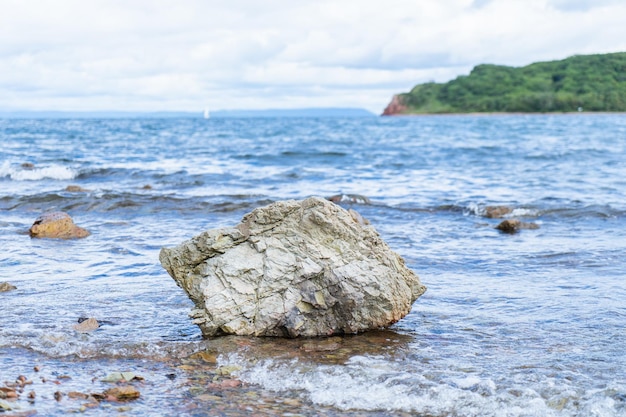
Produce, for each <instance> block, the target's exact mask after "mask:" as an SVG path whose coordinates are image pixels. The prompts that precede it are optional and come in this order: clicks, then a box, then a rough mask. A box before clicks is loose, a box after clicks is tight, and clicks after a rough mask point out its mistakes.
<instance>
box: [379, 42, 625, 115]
mask: <svg viewBox="0 0 626 417" xmlns="http://www.w3.org/2000/svg"><path fill="white" fill-rule="evenodd" d="M580 110H584V111H606V112H612V111H626V53H625V52H620V53H613V54H603V55H575V56H572V57H570V58H567V59H564V60H562V61H550V62H537V63H534V64H530V65H527V66H525V67H521V68H516V67H507V66H502V65H488V64H483V65H478V66H476V67H475V68H474V69H473V70H472V71H471V72H470V74H469V75H467V76H460V77H457V78H456V79H454V80H452V81H449V82H447V83H444V84H439V83H433V82H431V83H426V84H419V85H417V86H415V87H414V88H413V89H412V90H411V91H410V92H409V93H404V94H398V95H396V96H395V97H394V99H393V101H392V102H391V103H390V104H389V106H387V108H386V109H385V112H384V113H383V114H387V115H393V114H413V113H473V112H572V111H580Z"/></svg>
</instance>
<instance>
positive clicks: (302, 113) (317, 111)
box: [0, 107, 376, 119]
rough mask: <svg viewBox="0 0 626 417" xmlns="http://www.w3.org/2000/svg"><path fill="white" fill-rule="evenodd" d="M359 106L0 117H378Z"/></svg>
mask: <svg viewBox="0 0 626 417" xmlns="http://www.w3.org/2000/svg"><path fill="white" fill-rule="evenodd" d="M375 116H376V115H375V114H374V113H372V112H370V111H368V110H365V109H360V108H341V107H337V108H335V107H320V108H300V109H266V110H217V111H209V112H206V113H205V112H204V111H198V112H178V111H158V112H138V111H0V119H163V118H167V119H201V118H207V117H208V118H210V119H226V118H269V117H375Z"/></svg>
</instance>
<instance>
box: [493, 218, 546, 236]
mask: <svg viewBox="0 0 626 417" xmlns="http://www.w3.org/2000/svg"><path fill="white" fill-rule="evenodd" d="M496 229H498V230H500V231H501V232H504V233H509V234H513V233H517V232H519V231H520V230H521V229H539V225H538V224H536V223H525V222H522V221H519V220H517V219H510V220H504V221H502V222H501V223H500V224H499V225H497V226H496Z"/></svg>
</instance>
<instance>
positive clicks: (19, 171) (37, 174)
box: [0, 161, 78, 181]
mask: <svg viewBox="0 0 626 417" xmlns="http://www.w3.org/2000/svg"><path fill="white" fill-rule="evenodd" d="M77 175H78V172H77V171H76V170H74V169H72V168H69V167H66V166H64V165H49V166H45V167H35V168H32V169H26V168H22V167H15V166H11V164H9V163H8V162H6V161H5V162H4V163H3V164H2V166H0V177H9V178H10V179H12V180H13V181H37V180H42V179H52V180H71V179H74V178H76V176H77Z"/></svg>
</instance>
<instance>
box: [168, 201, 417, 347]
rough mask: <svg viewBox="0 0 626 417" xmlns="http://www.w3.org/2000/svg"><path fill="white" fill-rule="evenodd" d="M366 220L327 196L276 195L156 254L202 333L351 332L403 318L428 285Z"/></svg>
mask: <svg viewBox="0 0 626 417" xmlns="http://www.w3.org/2000/svg"><path fill="white" fill-rule="evenodd" d="M365 223H366V222H364V221H363V220H362V219H361V218H360V216H359V217H358V218H357V216H354V215H353V214H352V215H351V214H350V213H349V212H348V211H346V210H344V209H343V208H341V207H339V206H338V205H336V204H334V203H332V202H330V201H327V200H326V199H323V198H317V197H311V198H308V199H306V200H302V201H295V200H289V201H280V202H277V203H273V204H270V205H268V206H266V207H261V208H258V209H256V210H254V211H252V212H251V213H249V214H247V215H245V216H244V218H243V219H242V220H241V222H240V223H239V224H238V225H237V226H236V227H232V228H223V229H213V230H208V231H206V232H203V233H201V234H200V235H198V236H196V237H194V238H192V239H191V240H188V241H186V242H183V243H182V244H180V245H179V246H177V247H175V248H171V249H168V248H163V249H161V253H160V255H159V259H160V261H161V264H162V265H163V267H164V268H165V269H166V270H167V271H168V273H169V274H170V276H171V277H172V278H173V279H174V280H175V281H176V283H177V284H178V285H179V286H180V287H181V288H183V289H184V290H185V291H186V292H187V294H188V295H189V297H190V298H191V300H192V301H193V302H194V304H195V308H194V309H193V310H192V312H191V314H190V315H191V317H192V318H193V319H194V322H195V323H196V324H197V325H198V326H199V327H200V329H201V330H202V333H203V335H204V336H215V335H224V334H237V335H255V336H283V337H297V336H320V335H332V334H343V333H356V332H361V331H365V330H370V329H377V328H381V327H386V326H389V325H391V324H393V323H395V322H396V321H398V320H400V319H401V318H402V317H404V316H405V315H406V314H408V313H409V311H410V310H411V306H412V304H413V302H414V301H415V300H416V299H417V298H418V297H419V296H420V295H422V294H423V293H424V291H425V290H426V287H424V286H423V285H422V284H421V282H420V280H419V278H418V276H417V275H416V274H415V273H414V272H413V271H411V270H410V269H408V268H407V267H406V266H405V264H404V260H403V259H402V258H401V257H400V256H399V255H398V254H396V253H395V252H393V251H392V250H391V249H390V248H389V247H388V245H387V244H386V243H385V242H384V241H383V240H382V239H381V238H380V236H379V235H378V233H377V232H376V230H375V229H374V228H373V227H372V226H368V225H366V224H365Z"/></svg>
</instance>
